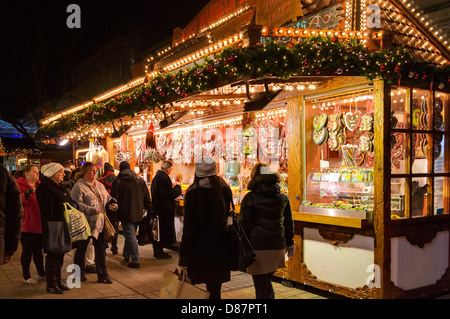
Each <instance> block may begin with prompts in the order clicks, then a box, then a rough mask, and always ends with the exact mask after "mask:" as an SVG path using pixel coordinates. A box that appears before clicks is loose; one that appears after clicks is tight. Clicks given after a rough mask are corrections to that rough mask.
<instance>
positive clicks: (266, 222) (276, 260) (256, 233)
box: [239, 163, 294, 299]
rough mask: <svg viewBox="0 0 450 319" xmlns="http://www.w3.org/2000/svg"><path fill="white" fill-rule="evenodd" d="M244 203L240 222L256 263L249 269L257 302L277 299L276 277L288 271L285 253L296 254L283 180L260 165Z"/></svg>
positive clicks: (253, 171)
mask: <svg viewBox="0 0 450 319" xmlns="http://www.w3.org/2000/svg"><path fill="white" fill-rule="evenodd" d="M250 177H251V180H250V182H249V183H248V187H247V189H248V190H250V193H247V195H245V197H244V198H243V200H242V203H241V210H240V213H239V222H240V223H241V225H242V227H243V228H244V230H245V233H246V234H247V237H248V238H249V240H250V242H251V243H252V246H253V249H254V250H255V254H256V260H255V262H254V263H253V264H252V265H251V266H250V267H248V268H247V273H249V274H251V275H252V277H253V282H254V285H255V292H256V298H257V299H273V298H275V295H274V291H273V288H272V276H273V274H274V273H275V271H276V270H277V268H284V267H285V253H286V250H287V251H288V256H292V255H293V253H294V221H293V219H292V212H291V206H290V204H289V199H288V197H287V196H286V195H284V194H281V192H280V186H279V182H280V177H279V176H278V174H277V173H274V172H271V171H270V166H269V165H268V164H264V163H257V164H256V165H255V166H254V167H253V170H252V172H251V174H250Z"/></svg>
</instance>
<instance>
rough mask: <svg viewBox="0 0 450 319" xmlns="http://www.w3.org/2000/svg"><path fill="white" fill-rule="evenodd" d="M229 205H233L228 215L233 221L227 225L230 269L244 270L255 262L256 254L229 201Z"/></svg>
mask: <svg viewBox="0 0 450 319" xmlns="http://www.w3.org/2000/svg"><path fill="white" fill-rule="evenodd" d="M231 205H232V206H233V210H232V211H231V212H230V216H229V217H231V218H232V219H233V223H232V224H231V225H230V226H228V229H229V232H230V253H231V256H230V257H231V258H230V261H231V267H230V269H231V270H233V271H236V270H239V271H243V272H245V271H246V270H247V268H248V267H250V265H251V264H253V263H254V262H255V259H256V255H255V252H254V250H253V246H252V244H251V243H250V240H249V239H248V237H247V235H246V234H245V231H244V228H243V227H242V225H241V224H240V223H239V221H238V219H237V217H236V213H235V211H234V204H233V202H231Z"/></svg>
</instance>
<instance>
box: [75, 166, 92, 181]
mask: <svg viewBox="0 0 450 319" xmlns="http://www.w3.org/2000/svg"><path fill="white" fill-rule="evenodd" d="M92 166H94V167H95V164H94V163H92V162H86V163H84V164H83V166H81V169H80V171H79V172H78V173H76V174H75V177H74V180H75V181H77V180H79V179H80V178H82V177H83V176H84V174H86V172H87V170H88V169H89V168H91V167H92Z"/></svg>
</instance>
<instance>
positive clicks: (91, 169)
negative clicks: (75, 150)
mask: <svg viewBox="0 0 450 319" xmlns="http://www.w3.org/2000/svg"><path fill="white" fill-rule="evenodd" d="M96 174H97V167H96V166H95V164H93V163H91V162H86V163H85V164H84V165H83V166H82V167H81V170H80V172H79V173H78V174H77V176H76V177H75V180H76V181H77V182H76V184H75V185H74V186H73V188H72V199H73V200H74V201H75V202H76V203H77V204H78V206H79V210H80V211H82V212H83V213H84V214H85V215H86V218H87V220H88V222H89V226H90V228H91V234H92V239H93V244H94V250H95V268H96V271H97V281H98V282H101V283H105V284H111V283H112V280H111V279H110V277H109V274H108V270H107V269H106V246H107V244H106V243H105V241H104V237H103V228H104V222H102V220H101V219H100V220H99V218H101V217H100V214H102V213H104V211H105V209H106V206H108V209H110V210H112V211H115V210H117V208H118V206H117V204H115V203H114V204H110V201H111V199H112V197H111V195H109V194H108V192H107V191H106V189H105V187H104V186H103V184H102V183H100V182H99V181H97V180H96V179H95V176H96ZM90 239H91V238H88V239H87V240H82V241H78V242H77V250H76V252H75V256H74V263H75V264H77V265H78V266H80V268H81V280H82V281H84V280H86V277H85V274H86V262H85V254H86V248H87V245H88V243H89V240H90Z"/></svg>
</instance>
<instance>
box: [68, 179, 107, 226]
mask: <svg viewBox="0 0 450 319" xmlns="http://www.w3.org/2000/svg"><path fill="white" fill-rule="evenodd" d="M96 194H98V196H97V195H96ZM71 196H72V199H73V200H74V201H75V202H76V203H77V204H78V207H79V208H78V209H79V210H80V211H81V212H83V213H84V214H85V215H86V219H87V220H88V222H89V226H90V227H91V231H94V229H95V227H96V223H97V218H98V216H99V214H98V213H97V208H98V209H100V211H102V212H105V210H106V208H105V207H106V205H107V204H108V202H109V201H110V200H111V198H112V197H111V195H109V194H108V191H107V190H106V188H105V186H103V184H102V183H100V182H99V181H97V180H96V181H94V186H91V185H89V184H88V182H86V181H85V180H84V179H83V178H80V179H79V180H78V181H77V182H76V184H75V185H74V186H73V188H72V193H71ZM98 231H99V233H101V232H102V231H103V226H102V227H101V228H100V229H98Z"/></svg>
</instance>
